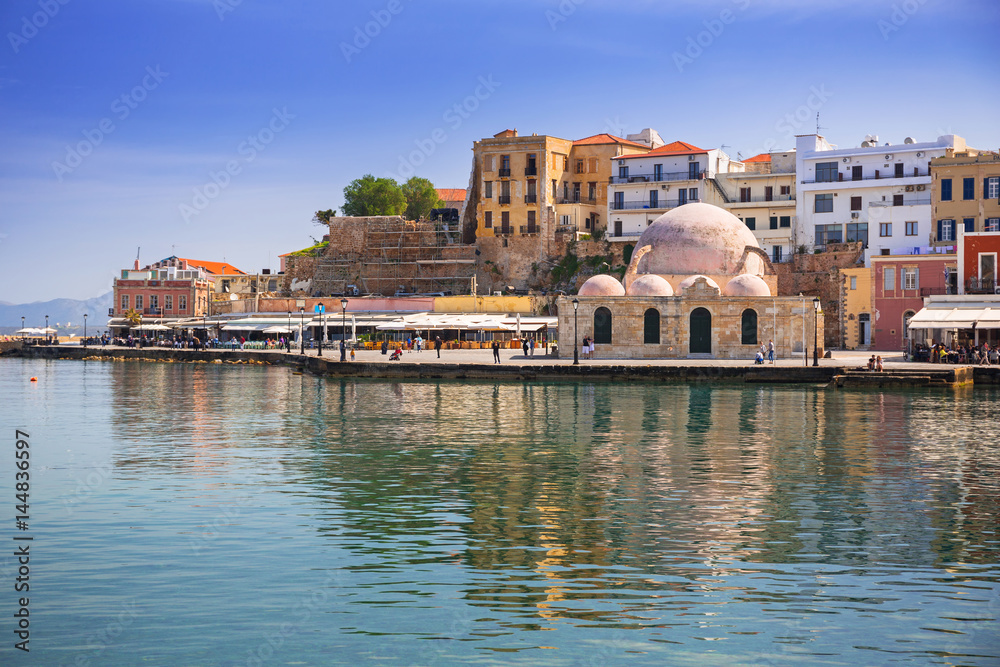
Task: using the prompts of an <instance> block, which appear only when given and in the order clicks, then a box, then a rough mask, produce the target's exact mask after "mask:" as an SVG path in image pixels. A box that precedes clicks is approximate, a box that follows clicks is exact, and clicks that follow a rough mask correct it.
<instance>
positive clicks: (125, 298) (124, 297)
mask: <svg viewBox="0 0 1000 667" xmlns="http://www.w3.org/2000/svg"><path fill="white" fill-rule="evenodd" d="M122 310H128V294H122Z"/></svg>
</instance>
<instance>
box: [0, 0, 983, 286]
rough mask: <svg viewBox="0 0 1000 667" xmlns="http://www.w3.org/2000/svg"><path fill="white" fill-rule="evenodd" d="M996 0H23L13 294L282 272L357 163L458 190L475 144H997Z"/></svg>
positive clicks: (8, 263) (14, 77)
mask: <svg viewBox="0 0 1000 667" xmlns="http://www.w3.org/2000/svg"><path fill="white" fill-rule="evenodd" d="M998 28H1000V2H997V1H996V0H893V1H887V0H801V1H799V0H632V1H629V0H615V1H612V0H537V1H531V0H503V1H502V2H500V1H493V0H475V1H470V0H423V1H421V2H417V1H415V0H375V1H373V2H344V1H342V0H333V1H331V0H284V1H281V2H279V1H278V0H142V1H141V2H136V1H135V0H91V1H89V2H85V1H84V0H6V1H5V2H4V3H3V6H2V7H0V31H2V33H3V40H2V43H0V301H4V302H9V303H27V302H32V301H44V300H48V299H53V298H74V299H86V298H91V297H94V296H97V295H100V294H102V293H104V292H107V291H109V290H110V289H111V287H112V280H113V278H114V277H115V275H117V274H118V272H119V271H120V270H121V269H122V268H128V267H131V265H132V262H133V261H134V259H135V257H136V255H137V253H138V255H139V258H140V260H141V262H142V263H143V264H148V263H150V262H154V261H156V260H159V259H162V258H164V257H169V256H170V255H177V256H180V257H189V258H196V259H203V260H214V261H223V260H224V261H228V262H230V263H231V264H234V265H236V266H237V267H239V268H241V269H243V270H244V271H248V272H256V271H260V270H261V269H264V268H270V269H272V270H274V271H277V269H278V266H279V259H278V256H279V255H280V254H282V253H286V252H290V251H293V250H297V249H300V248H303V247H306V246H309V245H311V244H312V242H313V239H318V238H319V237H320V236H322V234H323V229H322V228H321V227H318V226H316V225H315V224H313V223H312V222H311V220H312V216H313V213H314V212H315V211H317V210H324V209H329V208H334V209H337V208H339V207H340V205H341V204H342V203H343V189H344V187H345V186H347V185H348V184H349V183H350V182H351V181H352V180H354V179H355V178H359V177H361V176H363V175H364V174H368V173H371V174H374V175H375V176H388V177H393V178H396V179H397V180H399V181H403V180H405V179H406V178H407V177H409V176H410V175H414V174H415V175H418V176H422V177H425V178H428V179H430V180H431V181H432V182H433V183H434V184H435V185H436V186H437V187H442V188H444V187H456V188H464V187H466V186H467V184H468V180H469V172H470V168H471V164H472V152H471V151H472V144H473V142H474V141H476V140H478V139H481V138H483V137H489V136H492V135H493V134H496V133H497V132H499V131H501V130H504V129H506V128H516V129H517V130H518V131H519V133H521V134H531V133H533V132H535V133H538V134H549V135H554V136H558V137H562V138H566V139H579V138H582V137H586V136H590V135H593V134H598V133H601V132H612V133H615V134H628V133H636V132H639V131H640V130H642V129H643V128H645V127H652V128H654V129H656V130H657V131H658V132H659V133H660V135H661V136H662V137H663V139H664V140H665V141H668V142H669V141H673V140H678V139H679V140H683V141H687V142H690V143H693V144H695V145H697V146H699V147H701V148H720V147H722V148H723V149H724V150H725V151H726V152H728V153H729V154H731V155H733V156H737V155H742V156H743V157H749V156H751V155H754V154H756V153H759V152H763V151H766V150H769V149H774V150H780V149H783V148H791V147H792V146H794V135H795V134H802V133H809V132H814V131H815V130H816V114H817V113H819V123H820V126H821V130H820V133H821V134H823V135H824V136H825V137H827V139H828V140H829V141H830V142H832V143H834V144H838V145H840V146H851V145H858V144H860V142H861V141H862V140H863V139H864V136H865V135H867V134H877V135H879V137H880V140H881V141H883V142H885V141H888V142H891V143H900V142H902V141H903V139H904V138H905V137H907V136H910V137H913V138H915V139H916V140H917V141H929V140H933V139H935V138H936V137H937V136H939V135H942V134H958V135H960V136H963V137H965V138H966V140H967V141H968V143H969V145H970V146H973V147H976V148H982V149H992V150H997V149H998V148H1000V122H998V119H1000V111H998V109H1000V84H998V79H997V76H996V69H997V62H998V61H1000V46H998V44H1000V42H998V41H997V39H996V36H997V31H998Z"/></svg>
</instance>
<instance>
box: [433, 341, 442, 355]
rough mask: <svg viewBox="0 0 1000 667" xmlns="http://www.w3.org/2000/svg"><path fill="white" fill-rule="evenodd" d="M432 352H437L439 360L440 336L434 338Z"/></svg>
mask: <svg viewBox="0 0 1000 667" xmlns="http://www.w3.org/2000/svg"><path fill="white" fill-rule="evenodd" d="M434 351H435V352H437V355H438V356H437V358H438V359H440V358H441V336H434Z"/></svg>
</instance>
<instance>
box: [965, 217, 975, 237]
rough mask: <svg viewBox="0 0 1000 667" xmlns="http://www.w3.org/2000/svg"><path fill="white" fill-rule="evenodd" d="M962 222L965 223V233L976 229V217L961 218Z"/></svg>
mask: <svg viewBox="0 0 1000 667" xmlns="http://www.w3.org/2000/svg"><path fill="white" fill-rule="evenodd" d="M962 224H964V225H965V233H966V234H968V233H970V232H974V231H976V219H975V218H962Z"/></svg>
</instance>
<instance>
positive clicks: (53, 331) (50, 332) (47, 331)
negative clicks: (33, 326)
mask: <svg viewBox="0 0 1000 667" xmlns="http://www.w3.org/2000/svg"><path fill="white" fill-rule="evenodd" d="M38 332H39V333H41V334H43V335H44V334H54V333H58V330H57V329H53V328H52V327H48V328H45V329H39V330H38Z"/></svg>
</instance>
